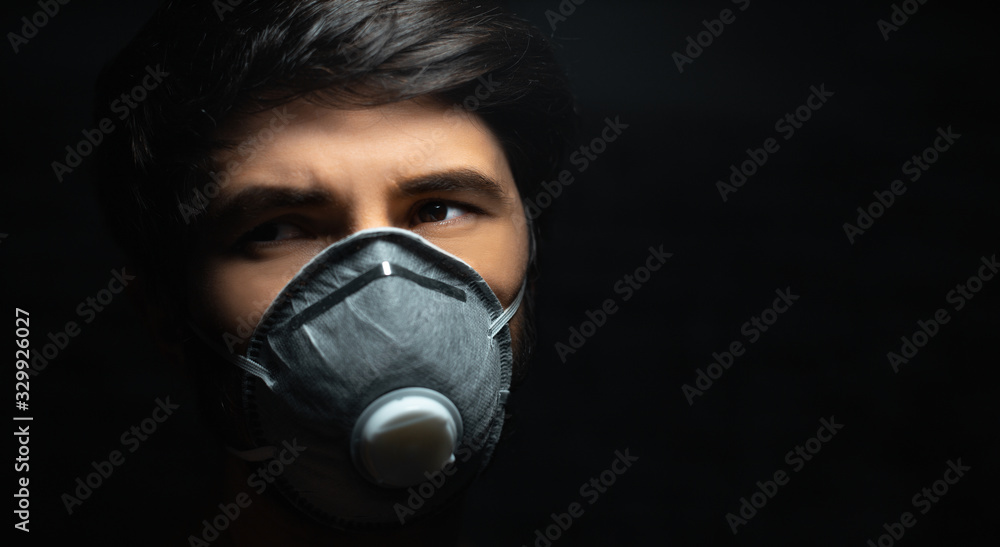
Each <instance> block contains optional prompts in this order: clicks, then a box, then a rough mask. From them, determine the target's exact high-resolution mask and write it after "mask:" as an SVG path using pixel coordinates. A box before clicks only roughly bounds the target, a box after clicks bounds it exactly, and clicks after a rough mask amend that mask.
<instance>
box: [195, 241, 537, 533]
mask: <svg viewBox="0 0 1000 547" xmlns="http://www.w3.org/2000/svg"><path fill="white" fill-rule="evenodd" d="M523 294H524V286H523V285H522V287H521V290H520V292H519V293H518V295H517V297H516V298H515V299H514V301H513V302H512V303H511V305H510V307H508V308H507V309H506V310H505V309H503V307H502V305H501V304H500V301H499V300H498V299H497V297H496V296H495V295H494V293H493V291H492V290H491V289H490V287H489V286H488V285H487V283H486V281H485V280H483V278H482V277H481V276H480V275H479V274H478V273H477V272H476V271H475V270H473V269H472V268H471V267H470V266H469V265H468V264H466V263H465V262H463V261H462V260H461V259H459V258H457V257H455V256H454V255H451V254H449V253H447V252H445V251H443V250H441V249H439V248H438V247H436V246H434V245H433V244H431V243H430V242H428V241H427V240H425V239H424V238H422V237H420V236H418V235H416V234H414V233H412V232H409V231H406V230H400V229H396V228H377V229H370V230H364V231H360V232H357V233H355V234H352V235H351V236H349V237H347V238H345V239H343V240H341V241H338V242H337V243H335V244H333V245H331V246H329V247H327V248H326V249H324V250H323V251H322V252H321V253H319V254H318V255H317V256H316V257H314V258H313V259H312V260H311V261H310V262H309V263H307V264H306V265H305V266H304V267H303V268H302V269H301V270H300V271H299V272H298V273H297V274H296V275H295V276H294V277H293V278H292V279H291V281H289V282H288V284H287V285H286V286H285V287H284V288H283V289H282V290H281V292H280V293H279V294H278V296H277V297H276V298H275V299H274V301H273V302H272V303H271V304H270V306H269V307H268V308H267V310H266V311H265V312H264V314H263V316H262V318H261V320H260V322H259V324H258V325H257V327H256V329H255V330H254V332H253V335H252V336H251V338H250V340H249V344H248V346H247V350H246V352H245V354H243V355H236V354H233V353H229V352H227V351H226V350H225V349H224V348H221V346H219V345H218V344H214V343H213V342H212V341H211V340H208V339H206V342H208V343H209V344H210V345H211V346H212V347H213V348H215V349H216V350H217V351H220V352H221V353H222V354H223V355H225V356H226V358H227V359H229V360H230V361H231V362H232V363H234V364H235V365H236V366H238V367H239V369H240V373H239V376H240V378H241V387H242V389H241V390H240V399H241V400H240V401H238V403H239V405H240V406H241V407H242V408H241V411H242V412H241V414H242V416H243V419H244V420H245V423H244V424H242V425H243V426H244V427H245V428H246V430H247V431H249V432H250V435H251V437H252V438H253V442H254V445H255V446H253V447H250V448H244V449H241V450H235V449H232V451H233V452H234V453H235V454H236V455H237V456H238V457H240V458H242V459H245V460H248V461H260V462H264V461H267V460H270V459H272V458H275V457H277V454H278V451H279V450H280V449H281V447H282V446H288V445H287V444H284V445H283V443H289V442H292V441H293V440H294V442H295V445H297V446H298V447H299V449H297V450H296V456H295V459H294V461H292V462H290V463H288V465H285V466H284V469H283V471H282V473H281V474H280V475H279V476H277V477H275V478H274V483H273V485H274V486H275V487H277V489H278V490H279V491H280V492H281V494H282V495H283V496H284V497H285V498H286V499H287V500H288V501H289V502H291V503H292V505H294V506H295V507H296V508H298V509H299V510H301V511H303V512H304V513H307V514H309V515H310V516H312V517H314V518H315V519H317V520H320V521H322V522H325V523H327V524H331V525H334V526H343V525H348V526H349V525H357V524H369V525H378V524H391V523H402V522H404V521H405V520H408V519H409V518H411V517H416V516H419V515H422V514H427V513H430V512H434V511H435V510H436V509H440V508H441V506H442V505H444V504H445V503H446V502H447V501H448V500H449V499H452V498H454V495H455V494H456V493H458V492H460V491H462V490H463V489H464V488H465V487H467V486H468V485H469V484H470V483H471V481H472V480H473V479H474V478H475V477H476V476H477V475H478V474H479V472H480V471H482V469H483V468H484V467H485V466H486V464H487V463H488V462H489V460H490V457H491V456H492V454H493V451H494V449H495V447H496V445H497V442H498V440H499V436H500V431H501V428H502V426H503V419H504V404H505V402H506V399H507V394H508V390H509V388H510V381H511V367H512V361H513V356H512V348H511V335H510V329H509V327H508V326H507V323H508V322H509V321H510V319H511V317H513V315H514V313H515V312H516V311H517V309H518V306H519V305H520V302H521V298H522V296H523ZM199 334H200V335H201V336H202V337H204V334H203V333H199Z"/></svg>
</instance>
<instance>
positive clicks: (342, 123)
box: [213, 100, 513, 185]
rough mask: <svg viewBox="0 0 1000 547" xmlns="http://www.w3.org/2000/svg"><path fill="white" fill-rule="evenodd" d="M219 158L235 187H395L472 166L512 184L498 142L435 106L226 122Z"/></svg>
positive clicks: (299, 111) (306, 111)
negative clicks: (250, 184) (270, 184)
mask: <svg viewBox="0 0 1000 547" xmlns="http://www.w3.org/2000/svg"><path fill="white" fill-rule="evenodd" d="M218 137H220V138H222V139H224V140H226V141H228V142H230V143H232V146H230V147H227V148H225V149H222V150H219V151H217V152H215V153H214V154H213V158H214V159H215V160H216V163H217V166H218V168H219V169H220V170H224V171H226V172H227V173H228V174H229V175H230V176H231V178H232V179H233V180H234V181H237V182H239V181H241V180H244V181H245V180H249V179H254V182H255V183H257V184H260V183H264V184H267V183H268V181H281V183H282V184H285V185H313V184H315V183H317V182H326V183H335V184H350V183H355V182H365V183H367V184H371V183H375V182H383V183H389V184H392V183H396V182H398V181H400V180H404V179H408V178H412V177H415V176H419V175H421V174H424V173H427V172H434V171H447V170H454V169H461V168H469V167H473V168H476V169H478V170H480V171H484V174H485V175H487V176H490V177H493V178H496V179H497V180H504V179H510V181H509V182H510V183H511V184H512V183H513V180H512V176H511V175H510V170H509V165H508V164H507V160H506V157H505V156H504V153H503V149H502V147H501V146H500V144H499V141H498V140H497V138H496V137H495V135H494V134H493V133H492V131H491V130H490V129H489V128H488V127H487V126H486V124H485V123H484V122H483V121H482V120H481V119H480V118H479V117H478V116H476V115H474V114H473V113H470V112H467V111H465V110H463V109H462V108H456V107H454V106H452V105H447V104H442V103H440V102H436V101H431V100H409V101H402V102H398V103H392V104H387V105H381V106H376V107H369V108H352V109H337V108H329V107H324V106H319V105H316V104H313V103H310V102H308V101H305V100H298V101H295V102H292V103H289V104H287V105H283V106H279V107H276V108H274V109H271V110H268V111H264V112H260V113H255V114H250V115H242V116H238V117H236V118H234V119H233V120H231V121H229V122H227V123H226V124H225V126H224V127H223V128H222V130H220V131H219V132H218Z"/></svg>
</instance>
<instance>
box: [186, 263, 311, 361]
mask: <svg viewBox="0 0 1000 547" xmlns="http://www.w3.org/2000/svg"><path fill="white" fill-rule="evenodd" d="M297 271H298V268H297V267H294V268H293V267H288V265H280V264H270V265H265V266H263V267H262V266H261V265H259V264H257V265H232V264H230V265H224V266H223V265H219V266H215V267H212V266H209V267H207V268H206V269H205V270H204V271H203V272H202V275H201V283H200V286H199V288H198V289H197V290H196V291H195V299H194V301H192V302H191V309H192V312H193V313H192V316H193V318H194V320H195V321H197V322H199V323H201V324H203V325H204V326H205V327H207V328H209V329H211V330H212V331H215V332H218V333H220V334H226V333H228V334H230V335H234V336H236V337H237V338H238V339H239V342H240V344H239V347H240V348H241V349H242V348H243V347H244V344H245V343H246V342H247V341H248V340H249V336H250V334H251V333H252V331H253V329H254V327H256V326H257V323H258V322H259V321H260V318H261V315H262V314H263V313H264V310H266V309H267V307H268V306H269V305H270V304H271V302H272V301H274V298H275V297H276V296H277V295H278V293H279V292H280V291H281V289H282V288H283V287H284V286H285V285H286V284H287V283H288V281H289V280H290V279H291V278H292V277H293V276H294V275H295V273H296V272H297Z"/></svg>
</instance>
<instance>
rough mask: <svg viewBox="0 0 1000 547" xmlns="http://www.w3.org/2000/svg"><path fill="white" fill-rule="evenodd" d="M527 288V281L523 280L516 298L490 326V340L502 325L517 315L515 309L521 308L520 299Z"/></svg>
mask: <svg viewBox="0 0 1000 547" xmlns="http://www.w3.org/2000/svg"><path fill="white" fill-rule="evenodd" d="M527 286H528V280H527V279H525V280H524V283H521V290H520V291H518V292H517V296H515V297H514V301H513V302H511V303H510V306H508V307H507V309H506V310H504V311H503V313H501V314H500V317H497V318H496V321H494V322H493V324H491V325H490V338H493V337H494V336H496V335H497V333H499V332H500V329H502V328H503V327H504V325H506V324H507V322H508V321H510V318H511V317H514V314H515V313H517V308H519V307H520V306H521V299H522V298H524V288H525V287H527Z"/></svg>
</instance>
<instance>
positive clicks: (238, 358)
mask: <svg viewBox="0 0 1000 547" xmlns="http://www.w3.org/2000/svg"><path fill="white" fill-rule="evenodd" d="M188 326H189V327H191V330H192V331H193V332H194V333H195V335H197V336H198V338H201V341H202V342H204V343H205V344H206V345H207V346H208V347H210V348H212V350H214V351H215V352H216V353H218V354H219V355H221V356H222V357H223V358H224V359H226V360H227V361H229V362H230V363H232V364H234V365H236V366H237V367H239V368H241V369H243V371H245V372H246V373H247V374H251V375H253V376H256V377H257V378H260V379H261V380H262V381H263V382H264V383H265V384H267V387H269V388H271V387H273V386H274V380H272V379H271V374H270V373H269V372H268V371H267V369H266V368H264V367H263V365H261V364H260V363H257V362H256V361H254V360H252V359H250V358H249V357H244V356H242V355H238V354H235V353H232V352H230V351H226V348H223V347H222V345H221V344H219V343H218V342H216V341H215V340H212V339H211V338H210V337H209V336H208V334H207V333H206V332H205V331H203V330H201V329H200V328H199V327H198V326H197V325H195V324H194V323H193V322H191V321H188Z"/></svg>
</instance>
